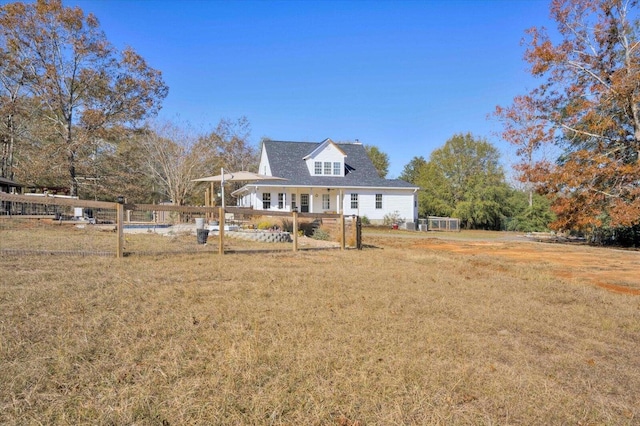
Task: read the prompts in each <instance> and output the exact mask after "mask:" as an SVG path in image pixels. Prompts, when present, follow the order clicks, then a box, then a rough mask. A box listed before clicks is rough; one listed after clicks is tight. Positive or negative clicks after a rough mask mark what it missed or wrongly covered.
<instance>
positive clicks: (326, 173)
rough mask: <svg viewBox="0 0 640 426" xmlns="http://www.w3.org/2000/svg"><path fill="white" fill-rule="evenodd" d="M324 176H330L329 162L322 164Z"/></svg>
mask: <svg viewBox="0 0 640 426" xmlns="http://www.w3.org/2000/svg"><path fill="white" fill-rule="evenodd" d="M324 174H325V175H330V174H331V161H325V162H324Z"/></svg>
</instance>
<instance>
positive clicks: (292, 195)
mask: <svg viewBox="0 0 640 426" xmlns="http://www.w3.org/2000/svg"><path fill="white" fill-rule="evenodd" d="M297 208H298V203H297V202H296V194H291V210H295V209H297Z"/></svg>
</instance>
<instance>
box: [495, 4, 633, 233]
mask: <svg viewBox="0 0 640 426" xmlns="http://www.w3.org/2000/svg"><path fill="white" fill-rule="evenodd" d="M551 17H552V18H553V19H554V20H555V22H556V23H557V36H556V35H555V34H554V36H552V35H550V33H549V32H547V31H546V30H545V29H544V28H536V27H534V28H531V29H529V30H528V31H527V35H528V38H527V40H526V47H527V49H526V53H525V60H526V62H527V63H528V64H529V65H530V72H531V74H532V75H534V76H535V77H538V78H540V79H541V80H542V83H541V84H540V85H539V86H538V87H537V88H535V89H534V90H533V91H531V92H530V93H528V94H526V95H522V96H518V97H516V98H515V99H514V102H513V104H512V105H510V106H508V107H497V108H496V115H497V116H498V117H499V118H500V119H501V120H502V122H503V124H504V130H503V137H504V139H506V140H508V141H509V142H511V143H512V144H514V145H515V146H516V148H517V150H518V154H519V155H520V158H521V162H520V164H519V165H518V166H517V169H518V171H519V172H520V179H521V180H522V181H524V182H528V183H530V184H532V185H533V186H535V188H536V189H537V190H538V191H539V192H541V193H544V194H546V195H547V196H549V197H550V198H551V199H552V208H553V210H554V212H555V213H556V215H557V220H556V221H555V222H554V223H553V227H554V228H555V229H560V230H582V231H587V232H592V233H594V234H598V232H600V231H601V230H603V229H621V228H627V229H628V228H637V227H638V225H639V224H640V163H639V162H638V161H639V160H638V152H639V150H640V28H639V26H638V23H637V22H638V20H637V19H638V17H639V14H638V2H637V1H636V0H553V1H552V2H551ZM550 145H553V146H554V147H556V148H557V149H559V150H560V152H561V154H560V155H559V156H558V158H556V159H553V160H552V161H550V160H547V159H544V158H541V157H539V156H538V155H537V153H538V152H539V151H540V150H541V149H544V147H545V146H550Z"/></svg>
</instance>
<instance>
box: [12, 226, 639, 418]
mask: <svg viewBox="0 0 640 426" xmlns="http://www.w3.org/2000/svg"><path fill="white" fill-rule="evenodd" d="M1 237H2V235H1V234H0V238H1ZM420 238H421V239H411V240H407V239H402V238H399V237H398V236H395V235H389V236H378V237H371V238H370V239H369V240H365V242H366V243H367V244H370V245H372V246H374V247H367V248H365V249H364V250H362V251H356V250H347V251H345V252H341V251H339V250H325V251H301V252H298V253H292V252H279V253H258V254H248V253H247V254H242V253H240V254H229V255H225V256H219V255H216V254H214V253H195V254H188V255H185V254H178V255H159V256H130V257H126V258H124V259H121V260H117V259H113V258H107V257H93V256H90V257H76V256H31V257H28V256H0V313H1V314H0V424H6V425H17V424H20V425H22V424H70V425H77V424H91V425H122V424H136V425H183V424H222V425H224V424H228V425H237V424H260V425H262V424H265V425H268V424H274V425H285V424H286V425H293V424H310V425H313V424H316V425H342V426H345V425H352V426H353V425H360V426H361V425H401V424H402V425H404V424H443V425H444V424H446V425H450V424H468V425H478V424H480V425H481V424H486V425H493V424H572V425H587V424H595V425H601V424H605V425H625V424H626V425H634V424H639V423H640V357H639V356H638V348H639V347H640V297H639V296H635V295H633V294H621V293H616V292H612V291H609V290H607V289H604V288H602V287H599V286H597V285H594V283H593V282H592V281H590V280H588V279H586V278H585V279H583V278H582V276H581V275H579V274H578V275H575V276H572V277H569V278H567V277H563V276H562V275H558V274H557V273H556V268H555V267H554V266H553V265H554V264H553V263H552V260H553V258H555V257H558V254H557V253H556V254H552V255H551V257H550V258H549V259H545V258H540V259H538V260H537V261H536V262H524V261H514V260H513V258H509V257H508V256H506V255H504V256H503V255H500V256H497V255H494V254H492V253H491V250H490V249H487V248H486V247H485V249H483V250H479V251H476V252H473V253H471V252H465V250H463V249H461V250H457V251H456V250H455V248H456V247H462V248H464V247H465V244H467V245H468V244H469V243H468V242H464V241H458V242H451V241H449V242H447V243H446V244H445V243H443V242H442V240H434V239H432V238H429V237H427V236H426V235H425V236H421V237H420ZM531 246H532V245H529V244H527V243H509V244H508V245H504V246H503V247H502V248H501V249H500V250H503V251H504V253H507V252H509V251H511V252H514V253H518V252H519V251H522V250H523V249H525V248H527V249H528V248H530V247H531ZM447 247H449V248H447ZM576 250H577V251H576ZM552 253H553V252H552ZM562 253H566V254H567V255H571V256H575V258H576V259H579V258H581V256H584V254H581V253H582V252H581V251H580V250H579V249H577V248H573V247H564V248H563V251H562ZM585 253H586V252H585ZM589 253H590V252H589ZM597 253H600V254H603V253H606V252H605V251H602V252H597ZM624 253H626V254H625V255H624V256H627V257H625V258H624V262H626V263H625V265H627V266H628V265H634V264H635V265H638V259H639V254H638V253H637V252H624ZM601 262H602V264H603V265H607V262H610V259H609V258H607V257H601ZM616 262H623V260H620V259H618V260H616ZM616 265H618V266H620V265H619V264H617V263H616Z"/></svg>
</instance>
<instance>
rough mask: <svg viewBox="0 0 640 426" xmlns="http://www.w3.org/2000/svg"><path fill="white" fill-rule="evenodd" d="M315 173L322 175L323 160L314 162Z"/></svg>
mask: <svg viewBox="0 0 640 426" xmlns="http://www.w3.org/2000/svg"><path fill="white" fill-rule="evenodd" d="M313 170H314V171H313V173H314V174H316V175H321V174H322V161H316V162H315V163H313Z"/></svg>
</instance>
